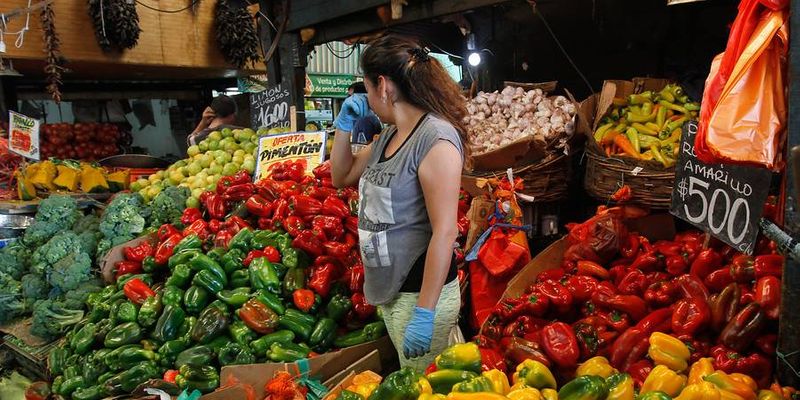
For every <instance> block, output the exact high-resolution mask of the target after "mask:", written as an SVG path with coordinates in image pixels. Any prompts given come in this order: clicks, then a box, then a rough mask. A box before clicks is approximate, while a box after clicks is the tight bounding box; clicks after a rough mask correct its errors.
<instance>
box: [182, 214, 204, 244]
mask: <svg viewBox="0 0 800 400" xmlns="http://www.w3.org/2000/svg"><path fill="white" fill-rule="evenodd" d="M208 233H209V229H208V222H206V221H205V220H202V219H198V220H196V221H194V222H192V223H191V224H190V225H189V226H187V227H186V228H184V229H183V232H182V234H183V236H189V235H191V234H195V235H197V237H199V238H200V239H201V240H205V239H206V237H208Z"/></svg>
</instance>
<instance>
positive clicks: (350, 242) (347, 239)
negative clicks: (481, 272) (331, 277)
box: [344, 232, 458, 264]
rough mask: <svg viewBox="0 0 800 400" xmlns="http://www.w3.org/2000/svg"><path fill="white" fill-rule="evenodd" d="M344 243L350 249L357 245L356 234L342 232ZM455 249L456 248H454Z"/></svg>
mask: <svg viewBox="0 0 800 400" xmlns="http://www.w3.org/2000/svg"><path fill="white" fill-rule="evenodd" d="M344 244H346V245H347V246H348V247H350V248H351V249H352V248H353V247H355V246H357V245H358V236H356V235H354V234H352V233H350V232H347V233H345V234H344ZM456 250H458V249H456ZM456 264H458V263H457V262H456Z"/></svg>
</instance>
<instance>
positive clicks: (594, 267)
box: [576, 260, 608, 279]
mask: <svg viewBox="0 0 800 400" xmlns="http://www.w3.org/2000/svg"><path fill="white" fill-rule="evenodd" d="M576 274H577V275H587V276H593V277H595V278H598V279H608V270H607V269H605V268H603V266H602V265H600V264H598V263H596V262H594V261H588V260H578V262H577V272H576Z"/></svg>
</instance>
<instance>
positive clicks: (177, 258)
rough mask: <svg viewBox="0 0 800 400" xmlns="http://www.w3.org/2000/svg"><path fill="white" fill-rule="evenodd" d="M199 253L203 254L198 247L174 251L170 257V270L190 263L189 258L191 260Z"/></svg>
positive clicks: (168, 264)
mask: <svg viewBox="0 0 800 400" xmlns="http://www.w3.org/2000/svg"><path fill="white" fill-rule="evenodd" d="M197 254H202V253H201V251H200V250H197V249H187V250H183V251H181V252H175V253H173V256H172V257H170V258H169V261H168V262H167V266H168V267H169V270H170V271H174V270H175V267H177V266H178V265H181V264H187V265H188V263H189V260H191V259H192V257H194V256H195V255H197Z"/></svg>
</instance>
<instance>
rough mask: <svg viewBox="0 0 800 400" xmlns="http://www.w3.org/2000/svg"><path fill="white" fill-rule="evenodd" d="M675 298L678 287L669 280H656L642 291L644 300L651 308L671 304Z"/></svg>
mask: <svg viewBox="0 0 800 400" xmlns="http://www.w3.org/2000/svg"><path fill="white" fill-rule="evenodd" d="M677 298H678V287H677V286H676V285H675V283H674V282H671V281H661V282H656V283H654V284H652V285H650V286H649V287H648V288H647V290H645V292H644V301H645V302H646V303H647V304H648V305H649V306H650V307H653V308H656V307H664V306H668V305H670V304H673V303H674V302H675V300H677Z"/></svg>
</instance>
